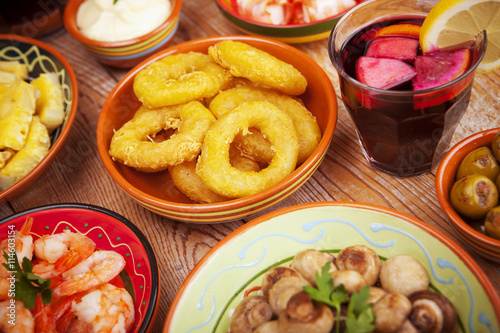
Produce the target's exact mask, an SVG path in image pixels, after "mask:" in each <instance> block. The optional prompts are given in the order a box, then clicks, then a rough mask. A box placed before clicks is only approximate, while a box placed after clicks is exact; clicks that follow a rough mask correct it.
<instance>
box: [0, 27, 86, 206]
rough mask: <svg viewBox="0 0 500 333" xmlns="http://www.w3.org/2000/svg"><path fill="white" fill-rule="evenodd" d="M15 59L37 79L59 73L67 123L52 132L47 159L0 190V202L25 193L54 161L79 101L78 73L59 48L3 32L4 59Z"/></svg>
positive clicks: (0, 56)
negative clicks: (41, 74) (24, 64)
mask: <svg viewBox="0 0 500 333" xmlns="http://www.w3.org/2000/svg"><path fill="white" fill-rule="evenodd" d="M14 60H18V61H20V62H22V63H27V64H28V68H29V77H30V78H36V77H38V75H39V74H40V73H49V72H50V73H56V74H57V77H58V78H59V82H60V83H61V86H62V88H63V92H64V99H65V112H66V117H65V119H64V122H63V124H62V125H61V126H59V127H58V128H56V129H55V130H54V131H53V132H52V133H51V135H50V139H51V147H50V150H49V153H48V154H47V155H46V156H45V157H44V159H43V160H42V161H41V162H40V163H38V165H37V166H36V167H35V168H34V169H33V170H32V171H31V172H30V173H28V174H27V175H26V176H25V177H24V178H23V179H21V180H20V181H18V182H17V183H15V184H14V185H12V186H10V187H8V188H7V189H5V190H3V191H1V189H0V191H1V192H0V204H2V203H4V202H5V201H7V200H10V199H12V198H13V197H14V196H16V195H18V194H20V193H21V192H23V191H24V190H25V189H26V188H27V187H28V186H30V185H31V184H32V183H33V182H34V181H35V180H36V179H37V178H38V177H39V176H40V175H41V174H42V172H43V171H44V170H45V168H47V166H48V165H49V164H50V162H52V160H53V159H54V157H55V156H56V155H57V154H58V153H59V151H60V150H61V147H62V146H63V144H64V141H65V140H66V138H67V136H68V134H69V131H70V129H71V126H72V125H73V121H74V119H75V115H76V111H77V104H78V87H77V83H76V77H75V73H74V72H73V69H72V68H71V66H70V64H69V63H68V61H67V60H66V58H64V57H63V55H62V54H61V53H59V51H57V50H56V49H54V48H53V47H51V46H50V45H47V44H45V43H43V42H40V41H38V40H36V39H32V38H28V37H23V36H17V35H0V61H14Z"/></svg>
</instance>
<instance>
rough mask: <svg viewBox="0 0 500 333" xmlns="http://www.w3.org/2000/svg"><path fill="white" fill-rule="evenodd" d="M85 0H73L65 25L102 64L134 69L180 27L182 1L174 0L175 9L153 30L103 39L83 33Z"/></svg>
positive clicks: (66, 11) (167, 43) (165, 45)
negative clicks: (126, 37) (81, 14)
mask: <svg viewBox="0 0 500 333" xmlns="http://www.w3.org/2000/svg"><path fill="white" fill-rule="evenodd" d="M84 1H85V0H70V1H69V2H68V4H67V5H66V8H65V10H64V17H63V19H64V27H65V28H66V30H67V31H68V32H69V34H70V35H71V36H73V37H74V38H75V39H77V40H78V41H79V42H80V43H81V44H82V45H83V46H84V47H85V48H86V49H87V50H88V51H89V52H90V53H91V54H93V55H94V56H95V57H96V58H97V60H99V61H100V62H101V63H103V64H105V65H109V66H113V67H119V68H132V67H134V66H135V65H137V64H138V63H140V62H141V61H142V60H144V59H146V58H147V57H149V56H150V55H152V54H154V53H156V52H158V51H159V50H162V49H164V48H165V47H167V46H168V45H169V44H170V42H171V41H172V39H173V38H174V35H175V33H176V32H177V28H178V26H179V13H180V10H181V7H182V0H171V4H172V12H171V13H170V16H169V17H168V18H167V19H166V20H165V22H163V23H162V24H161V25H160V26H159V27H158V28H156V29H155V30H153V31H151V32H150V33H148V34H146V35H143V36H140V37H137V38H133V39H129V40H124V41H119V42H101V41H96V40H93V39H90V38H87V37H86V36H84V35H83V34H82V33H81V32H80V29H78V26H77V24H76V13H77V11H78V7H79V6H80V5H81V4H82V2H84Z"/></svg>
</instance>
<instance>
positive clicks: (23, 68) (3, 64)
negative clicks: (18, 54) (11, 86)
mask: <svg viewBox="0 0 500 333" xmlns="http://www.w3.org/2000/svg"><path fill="white" fill-rule="evenodd" d="M0 71H4V72H9V73H12V74H14V75H15V76H17V77H18V78H19V79H20V80H26V79H27V78H28V66H27V65H26V64H21V63H20V62H19V61H0Z"/></svg>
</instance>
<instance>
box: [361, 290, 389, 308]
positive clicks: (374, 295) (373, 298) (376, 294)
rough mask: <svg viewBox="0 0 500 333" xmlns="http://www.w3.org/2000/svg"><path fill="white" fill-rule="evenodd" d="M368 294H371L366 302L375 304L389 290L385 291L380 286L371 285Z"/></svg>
mask: <svg viewBox="0 0 500 333" xmlns="http://www.w3.org/2000/svg"><path fill="white" fill-rule="evenodd" d="M368 294H369V295H370V296H369V297H368V299H367V300H366V303H371V304H375V303H377V302H378V300H379V299H381V298H382V296H384V295H385V294H387V291H385V290H384V289H382V288H380V287H374V286H370V289H369V290H368Z"/></svg>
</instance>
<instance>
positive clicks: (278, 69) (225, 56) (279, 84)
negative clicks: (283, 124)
mask: <svg viewBox="0 0 500 333" xmlns="http://www.w3.org/2000/svg"><path fill="white" fill-rule="evenodd" d="M208 54H209V55H210V56H211V57H212V58H213V59H214V60H215V62H217V63H218V64H220V65H221V66H222V67H224V68H227V69H229V71H230V72H231V74H233V75H234V76H237V77H244V78H247V79H249V80H250V81H252V82H254V83H259V84H263V85H266V86H269V87H272V88H275V89H277V90H279V91H281V92H283V93H285V94H290V95H300V94H303V93H304V92H305V91H306V88H307V80H306V78H305V77H304V76H303V75H302V73H300V72H299V71H298V70H297V69H296V68H295V67H293V66H292V65H290V64H287V63H286V62H284V61H282V60H279V59H278V58H276V57H274V56H272V55H271V54H269V53H267V52H265V51H262V50H259V49H257V48H255V47H253V46H251V45H248V44H245V43H242V42H235V41H231V40H224V41H222V42H219V43H217V44H215V45H213V46H210V47H209V48H208Z"/></svg>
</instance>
